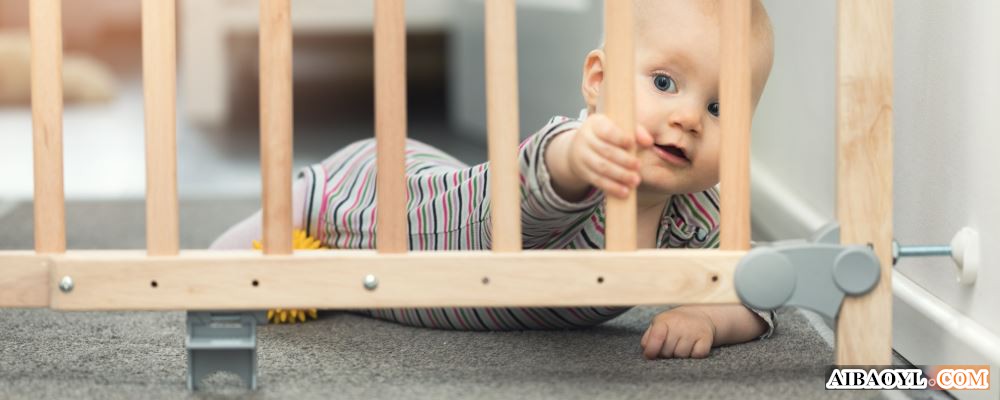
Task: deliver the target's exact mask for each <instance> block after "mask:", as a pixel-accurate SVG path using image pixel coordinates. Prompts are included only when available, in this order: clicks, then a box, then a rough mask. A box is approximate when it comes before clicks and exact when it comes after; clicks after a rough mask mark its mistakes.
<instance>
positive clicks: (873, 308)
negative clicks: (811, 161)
mask: <svg viewBox="0 0 1000 400" xmlns="http://www.w3.org/2000/svg"><path fill="white" fill-rule="evenodd" d="M892 4H893V2H892V1H891V0H881V1H871V0H840V3H839V4H838V9H837V33H838V35H837V220H838V221H840V241H841V243H844V244H866V243H870V244H872V245H873V246H874V249H875V253H876V254H877V255H878V259H879V262H880V263H881V265H882V274H881V280H880V281H879V283H878V285H877V286H875V289H874V290H873V291H872V292H870V293H868V294H866V295H864V296H861V297H848V298H846V299H844V304H843V306H841V309H840V315H839V316H838V321H837V346H836V347H837V349H836V357H837V364H839V365H876V364H882V365H884V364H889V363H890V361H891V357H892V259H891V251H892V250H891V246H892V203H893V200H892V141H893V139H892V91H893V78H892V68H893V66H892V51H893V50H892V23H893V21H892Z"/></svg>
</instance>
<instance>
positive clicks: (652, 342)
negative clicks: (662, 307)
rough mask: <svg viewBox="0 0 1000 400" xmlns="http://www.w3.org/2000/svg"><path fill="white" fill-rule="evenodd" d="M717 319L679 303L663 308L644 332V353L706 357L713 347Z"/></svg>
mask: <svg viewBox="0 0 1000 400" xmlns="http://www.w3.org/2000/svg"><path fill="white" fill-rule="evenodd" d="M714 339H715V323H714V322H712V319H711V318H710V317H709V316H708V314H705V313H704V312H702V311H700V310H698V309H692V308H684V307H678V308H674V309H671V310H668V311H664V312H662V313H660V314H658V315H657V316H656V317H654V318H653V322H651V323H650V324H649V328H646V333H645V334H643V335H642V355H643V356H645V357H646V358H647V359H650V360H652V359H655V358H657V357H663V358H671V357H676V358H688V357H692V358H705V357H708V353H709V351H710V350H712V342H713V340H714Z"/></svg>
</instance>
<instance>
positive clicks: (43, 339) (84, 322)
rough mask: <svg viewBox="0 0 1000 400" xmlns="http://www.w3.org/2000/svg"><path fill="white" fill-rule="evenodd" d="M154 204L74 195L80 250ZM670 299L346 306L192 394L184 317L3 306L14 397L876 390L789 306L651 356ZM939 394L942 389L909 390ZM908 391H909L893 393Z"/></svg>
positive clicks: (194, 219) (222, 216) (26, 230)
mask: <svg viewBox="0 0 1000 400" xmlns="http://www.w3.org/2000/svg"><path fill="white" fill-rule="evenodd" d="M257 207H258V203H257V202H256V201H246V200H234V201H227V202H223V203H219V202H214V201H213V202H208V201H182V203H181V230H182V240H181V242H182V247H185V248H203V247H206V246H207V245H208V244H209V243H210V242H211V241H212V239H213V238H214V237H215V236H216V235H218V234H219V233H221V232H222V231H223V230H224V229H225V228H226V227H228V226H229V225H230V224H232V223H234V222H236V221H237V220H239V219H241V218H243V217H244V216H246V215H248V214H249V213H251V212H252V211H254V210H255V209H256V208H257ZM31 215H32V211H31V208H30V205H29V204H23V205H20V206H18V207H16V208H15V209H14V210H13V211H11V212H10V213H8V214H7V215H6V216H0V249H28V248H31V246H32V243H31V240H32V239H31V238H32V234H31ZM143 218H144V211H143V203H142V202H141V201H133V202H127V201H123V202H88V203H70V204H68V206H67V226H68V227H67V241H68V246H69V247H70V248H71V249H84V248H87V249H92V248H142V247H143V244H144V238H143V236H144V234H143V232H144V223H143ZM657 310H658V308H650V307H642V308H636V309H633V310H632V311H630V312H628V313H626V314H624V315H622V316H621V317H619V318H617V319H615V320H613V321H611V322H609V323H607V324H605V325H603V326H600V327H597V328H592V329H587V330H578V331H549V332H493V333H475V332H450V331H436V330H429V329H417V328H409V327H404V326H400V325H396V324H393V323H388V322H383V321H379V320H374V319H369V318H364V317H360V316H356V315H352V314H345V313H341V312H329V313H327V314H326V315H324V316H323V317H322V318H321V319H320V320H319V321H312V322H309V323H306V324H301V325H294V326H287V325H270V326H263V327H261V328H260V329H259V331H258V336H259V344H258V346H259V354H260V355H259V378H258V381H259V384H260V388H259V390H258V391H256V392H246V391H244V390H242V389H240V386H239V381H238V379H237V378H235V377H233V376H227V375H222V374H219V375H216V376H213V377H212V378H209V380H208V382H207V383H208V385H209V389H208V390H206V391H204V392H199V393H196V394H191V393H188V391H187V389H186V386H185V382H186V375H185V369H186V366H187V364H186V353H185V350H184V338H185V332H184V315H183V313H180V312H161V313H149V312H124V313H123V312H114V313H110V312H85V313H84V312H78V313H63V312H54V311H50V310H13V309H2V310H0V398H3V399H8V398H43V399H48V398H100V399H106V398H128V399H134V398H178V397H192V398H235V397H248V398H331V397H332V398H412V397H418V398H435V399H437V398H469V397H475V398H505V399H507V398H574V399H575V398H640V397H642V398H653V397H667V398H718V399H730V398H789V399H811V398H845V399H847V398H851V399H853V398H872V397H877V396H882V395H883V394H882V393H872V392H863V391H850V392H844V391H825V390H824V389H823V388H824V382H825V380H824V369H825V368H826V366H827V365H829V364H830V363H832V361H833V352H832V350H831V348H830V347H829V345H828V344H827V343H826V342H825V341H824V339H823V338H822V337H821V336H820V335H819V334H817V332H816V330H815V329H814V328H813V327H812V326H811V325H810V323H809V322H808V321H807V320H806V319H805V318H803V316H802V315H801V314H800V313H798V312H796V311H794V310H790V309H789V310H783V311H781V313H780V314H779V321H780V326H779V329H778V330H777V331H776V333H775V335H774V336H773V337H772V338H770V339H767V340H763V341H754V342H751V343H747V344H742V345H736V346H728V347H722V348H716V349H713V350H712V354H711V356H710V357H709V358H707V359H701V360H657V361H647V360H644V359H643V358H642V356H641V354H640V347H639V339H640V338H641V335H642V332H643V330H644V328H645V327H646V325H647V324H648V322H649V320H650V318H651V317H652V316H653V315H654V313H655V312H656V311H657ZM906 395H907V396H915V397H916V398H928V397H930V396H932V395H937V396H940V393H926V392H923V393H920V392H910V393H906ZM894 396H896V397H899V394H894Z"/></svg>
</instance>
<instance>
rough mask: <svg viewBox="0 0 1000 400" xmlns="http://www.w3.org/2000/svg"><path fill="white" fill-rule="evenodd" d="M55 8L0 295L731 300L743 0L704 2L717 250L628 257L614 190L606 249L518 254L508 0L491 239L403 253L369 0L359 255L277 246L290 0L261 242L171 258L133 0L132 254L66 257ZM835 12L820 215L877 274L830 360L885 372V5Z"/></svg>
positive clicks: (741, 162)
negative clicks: (368, 200) (717, 157)
mask: <svg viewBox="0 0 1000 400" xmlns="http://www.w3.org/2000/svg"><path fill="white" fill-rule="evenodd" d="M60 1H61V0H31V1H30V23H31V45H32V55H31V70H32V72H31V89H32V96H31V101H32V116H33V134H34V171H35V172H34V173H35V176H34V182H35V189H34V207H35V208H34V209H35V222H34V234H35V237H34V240H35V249H34V251H5V252H0V307H48V308H51V309H55V310H66V311H76V310H255V309H257V310H259V309H266V308H324V309H336V308H382V307H437V306H468V307H472V306H476V307H480V306H587V305H595V306H596V305H602V306H621V305H643V304H685V303H739V302H740V299H739V298H738V296H737V293H736V291H735V290H734V283H733V277H734V269H735V266H736V265H737V263H738V261H739V260H740V259H741V257H743V256H744V255H745V254H747V252H748V251H749V249H750V199H749V192H750V191H749V181H750V172H749V171H750V162H749V160H750V149H749V147H750V146H749V144H750V117H751V103H750V102H751V100H750V87H751V86H750V79H751V76H750V68H749V58H750V10H751V7H750V2H749V1H721V2H720V5H721V11H720V12H721V19H722V22H721V26H722V28H721V31H722V32H721V35H722V36H721V38H722V49H721V51H722V69H721V79H722V86H721V87H722V91H721V104H722V107H723V111H722V113H723V115H725V118H723V119H722V127H723V135H724V138H723V140H722V156H721V159H722V161H721V163H722V164H721V188H722V189H723V190H722V193H721V213H722V214H721V228H722V231H721V249H719V250H714V249H709V250H701V249H671V250H664V249H658V250H637V249H636V228H635V227H636V221H635V218H636V202H635V194H634V193H635V191H632V195H631V197H630V198H628V199H616V198H613V197H609V198H608V200H607V201H608V204H607V250H606V251H586V250H546V251H522V249H521V227H520V223H519V221H520V205H519V201H520V199H519V190H518V185H519V182H518V174H519V171H518V163H517V146H518V138H519V135H518V130H517V127H518V118H519V117H518V100H517V98H518V94H517V61H516V46H517V44H516V30H515V1H514V0H488V1H485V2H484V3H485V4H486V61H487V62H486V68H487V95H488V100H487V103H488V130H489V160H490V163H491V166H490V171H491V176H490V181H491V184H492V185H493V187H492V193H491V196H492V221H493V232H492V236H493V247H492V250H491V251H454V252H408V251H407V219H406V209H405V207H406V193H405V186H404V179H405V177H404V145H405V138H406V100H405V99H406V93H405V92H406V89H405V88H406V78H405V76H406V69H405V61H406V59H405V47H406V42H405V33H406V28H405V16H404V0H376V1H375V19H374V32H375V33H374V34H375V96H376V122H375V130H376V132H375V135H376V138H377V146H378V161H377V162H378V165H377V167H378V173H379V175H378V180H377V182H378V186H377V193H378V194H377V195H378V198H377V201H378V204H379V207H378V216H377V229H378V235H377V250H376V251H366V250H329V251H309V252H293V250H292V246H291V237H292V234H291V230H292V229H291V228H292V221H291V192H292V190H291V177H292V170H291V168H292V68H291V67H292V61H291V54H292V26H291V21H290V7H291V4H290V0H261V1H260V88H261V93H260V111H261V120H260V122H261V152H262V156H261V158H262V162H261V173H262V175H263V177H262V178H263V193H262V196H263V210H264V218H263V236H264V237H263V244H264V251H263V254H260V253H257V252H254V251H250V250H248V251H235V252H233V251H226V252H215V251H199V250H184V251H180V250H179V244H178V242H179V233H178V224H179V223H178V200H177V186H176V144H175V142H176V140H175V112H176V111H175V105H176V67H175V66H176V56H175V47H176V46H175V35H176V33H175V25H176V20H175V18H176V17H175V3H174V0H143V2H142V36H143V37H142V47H143V50H142V52H143V77H144V91H145V118H146V119H145V123H146V125H145V127H146V160H147V161H146V167H147V193H146V201H147V212H146V226H147V227H146V236H147V249H146V251H117V250H115V251H104V250H100V251H66V235H65V204H64V202H65V198H64V194H63V163H62V79H61V77H62V65H61V64H62V39H61V35H62V33H61V28H60V24H61V18H62V17H61V10H60ZM838 7H839V9H838V16H837V18H838V43H837V143H838V153H837V154H838V156H837V219H838V220H839V222H840V224H841V227H842V228H841V243H844V244H848V243H850V244H871V245H872V246H874V247H873V249H874V251H875V253H876V254H877V255H878V260H879V264H880V267H879V268H880V270H879V271H880V272H879V274H880V277H881V279H880V280H879V281H878V284H877V286H875V288H874V290H872V291H871V292H869V293H867V294H865V295H862V296H850V297H847V298H845V299H844V303H843V305H842V308H841V312H840V314H839V316H838V323H837V335H836V337H837V341H836V361H837V363H838V364H841V365H874V364H889V363H890V356H891V325H890V324H891V307H892V297H891V295H892V294H891V281H890V279H891V266H892V263H891V262H890V260H891V258H890V254H891V253H890V244H891V240H892V2H891V0H882V1H871V0H840V1H839V6H838ZM632 21H633V8H632V5H631V2H626V1H606V2H605V27H606V28H605V32H606V34H607V38H606V39H607V42H606V43H607V46H606V49H607V54H608V65H607V70H606V74H607V75H606V79H607V80H608V86H607V87H608V90H609V93H608V99H609V100H608V102H607V114H608V115H610V117H611V118H612V119H613V120H614V121H616V122H617V123H618V124H619V126H620V127H622V131H623V132H633V131H634V126H635V121H634V114H633V102H634V95H633V91H634V85H633V83H632V79H633V78H632V74H633V72H632V71H633V70H634V68H633V63H634V56H633V54H634V53H633V51H634V50H633V49H634V43H633V34H632V32H633V29H632V24H633V22H632ZM368 276H374V277H377V280H378V286H377V289H374V290H373V289H372V288H371V287H368V288H366V287H365V285H363V283H362V282H363V279H365V277H368ZM369 279H370V278H369ZM67 280H70V285H67ZM60 284H62V285H63V287H62V288H60ZM66 286H69V288H71V290H65V289H67V287H66Z"/></svg>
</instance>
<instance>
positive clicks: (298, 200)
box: [209, 179, 306, 250]
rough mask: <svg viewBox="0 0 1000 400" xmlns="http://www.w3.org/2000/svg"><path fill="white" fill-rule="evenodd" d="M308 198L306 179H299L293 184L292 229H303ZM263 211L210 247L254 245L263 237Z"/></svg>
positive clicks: (243, 247) (228, 248)
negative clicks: (304, 210) (305, 204)
mask: <svg viewBox="0 0 1000 400" xmlns="http://www.w3.org/2000/svg"><path fill="white" fill-rule="evenodd" d="M305 199H306V181H305V180H304V179H297V180H296V181H295V183H294V184H293V185H292V229H302V221H303V219H304V218H303V215H302V212H303V209H304V208H305V207H304V206H303V202H304V201H305ZM262 220H263V211H257V212H256V213H254V214H253V215H251V216H250V217H248V218H247V219H244V220H243V221H240V222H239V223H237V224H236V225H233V226H232V227H230V228H229V229H228V230H226V232H225V233H223V234H222V235H221V236H219V237H218V238H216V239H215V242H212V245H211V246H209V249H212V250H239V249H250V248H252V247H253V245H252V243H253V241H254V240H260V239H261V236H262V235H261V232H262V231H263V228H262Z"/></svg>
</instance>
